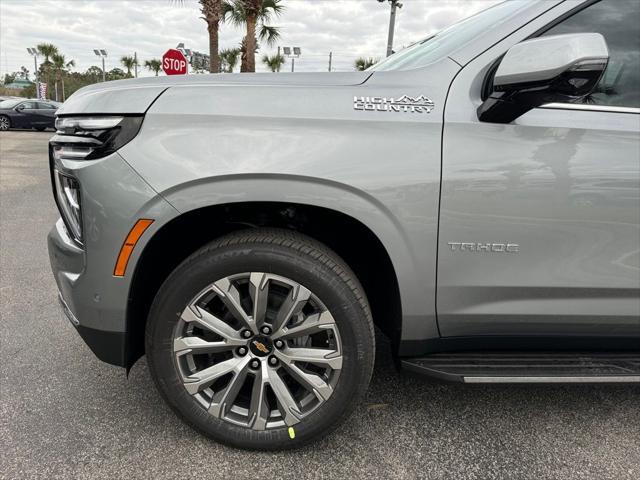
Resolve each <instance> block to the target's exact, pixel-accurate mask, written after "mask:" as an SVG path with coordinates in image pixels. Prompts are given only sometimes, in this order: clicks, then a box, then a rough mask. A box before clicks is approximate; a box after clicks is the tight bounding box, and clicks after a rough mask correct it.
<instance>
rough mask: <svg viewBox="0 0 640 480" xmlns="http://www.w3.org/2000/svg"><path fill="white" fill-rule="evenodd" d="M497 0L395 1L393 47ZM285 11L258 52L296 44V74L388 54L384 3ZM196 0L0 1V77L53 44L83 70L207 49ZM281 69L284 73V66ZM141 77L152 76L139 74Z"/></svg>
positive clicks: (223, 39)
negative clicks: (102, 54)
mask: <svg viewBox="0 0 640 480" xmlns="http://www.w3.org/2000/svg"><path fill="white" fill-rule="evenodd" d="M497 1H498V0H401V2H402V4H403V6H402V8H401V9H399V10H398V13H397V16H396V33H395V41H394V49H396V50H397V49H399V48H401V47H402V46H407V45H409V44H411V43H412V42H414V41H417V40H419V39H421V38H423V37H425V36H427V35H429V34H432V33H435V32H437V31H438V30H441V29H442V28H444V27H446V26H448V25H450V24H452V23H455V22H456V21H458V20H461V19H463V18H465V17H467V16H469V15H472V14H473V13H476V12H477V11H479V10H483V9H485V8H488V7H489V6H491V5H493V4H495V3H497ZM282 3H283V5H284V6H285V11H284V12H283V14H282V15H281V16H280V17H278V18H276V19H274V21H273V22H272V24H273V25H275V26H278V27H280V29H281V38H280V40H279V41H278V43H277V45H275V46H273V47H269V46H267V45H262V46H261V48H260V51H259V52H258V55H257V59H256V60H257V62H256V63H257V70H258V71H264V70H265V69H266V67H265V66H264V65H262V63H260V62H259V59H260V58H261V57H262V55H264V54H265V53H266V54H273V53H275V52H276V49H277V46H278V45H279V46H291V47H294V46H295V47H300V48H301V49H302V55H301V57H300V58H299V59H296V62H295V68H296V71H326V70H327V69H328V61H329V52H333V60H332V70H336V71H345V70H353V63H354V61H355V59H356V58H357V57H359V56H365V57H374V58H382V57H384V55H385V52H386V43H387V32H388V27H389V10H390V7H389V4H388V3H387V2H386V1H385V2H384V3H379V2H378V1H377V0H283V2H282ZM200 17H201V15H200V12H199V5H198V1H197V0H182V2H179V1H176V0H128V1H125V0H0V77H3V76H4V74H5V73H7V72H14V71H17V70H19V69H20V67H21V66H23V65H24V66H25V67H26V68H27V69H28V70H29V71H30V72H32V71H33V58H32V57H30V56H29V54H28V53H27V47H35V46H36V45H37V44H38V43H43V42H46V43H53V44H54V45H56V46H57V47H58V48H59V50H60V51H61V52H62V53H63V54H64V55H65V56H66V57H67V59H73V60H74V61H75V62H76V67H75V68H74V69H73V70H76V71H85V70H86V69H87V68H88V67H90V66H92V65H98V66H100V62H101V60H100V59H98V58H97V57H96V56H95V54H94V53H93V49H96V48H97V49H105V50H107V53H108V57H107V60H106V68H107V70H110V69H111V68H114V67H121V65H120V64H119V59H120V57H122V56H123V55H133V54H134V52H136V53H137V55H138V59H139V61H140V63H141V64H143V63H144V61H145V60H148V59H152V58H160V57H161V56H162V54H163V53H164V52H165V51H166V50H167V49H169V48H174V47H175V46H176V45H177V44H178V43H180V42H182V43H184V44H185V47H186V48H189V49H191V50H195V51H200V52H203V53H209V52H208V35H207V29H206V23H205V22H204V21H203V20H202V19H201V18H200ZM242 36H243V32H242V31H241V30H239V29H236V28H234V27H233V26H231V25H226V24H225V25H222V26H221V29H220V48H227V47H235V46H237V45H238V44H239V43H240V40H241V39H242ZM283 68H285V69H289V68H290V63H289V62H287V64H286V65H285V67H283ZM139 75H140V76H146V75H152V73H151V72H148V71H145V70H144V69H142V68H141V69H139Z"/></svg>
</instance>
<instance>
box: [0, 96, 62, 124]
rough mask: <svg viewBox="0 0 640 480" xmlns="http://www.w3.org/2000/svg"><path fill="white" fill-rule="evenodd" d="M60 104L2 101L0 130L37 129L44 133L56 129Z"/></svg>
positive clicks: (13, 100) (35, 101) (28, 100)
mask: <svg viewBox="0 0 640 480" xmlns="http://www.w3.org/2000/svg"><path fill="white" fill-rule="evenodd" d="M60 105H61V104H60V103H58V102H50V101H44V100H34V99H24V98H12V99H9V100H4V101H0V130H9V129H10V128H35V129H36V130H39V131H43V130H44V129H45V128H54V123H55V114H56V111H57V110H58V108H59V107H60Z"/></svg>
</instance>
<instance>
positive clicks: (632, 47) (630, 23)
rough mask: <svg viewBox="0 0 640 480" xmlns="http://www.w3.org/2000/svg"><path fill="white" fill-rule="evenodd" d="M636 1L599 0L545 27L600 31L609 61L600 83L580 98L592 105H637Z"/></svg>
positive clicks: (639, 13) (639, 5)
mask: <svg viewBox="0 0 640 480" xmlns="http://www.w3.org/2000/svg"><path fill="white" fill-rule="evenodd" d="M639 25H640V2H638V1H637V0H601V1H600V2H598V3H594V4H593V5H590V6H589V7H587V8H585V9H584V10H581V11H579V12H578V13H576V14H575V15H572V16H571V17H569V18H567V19H566V20H564V21H562V22H561V23H559V24H558V25H556V26H555V27H553V28H551V29H550V30H547V31H546V32H545V33H544V35H560V34H563V33H591V32H596V33H600V34H602V36H603V37H604V38H605V40H606V41H607V46H608V47H609V64H608V66H607V69H606V70H605V72H604V75H603V76H602V79H601V80H600V83H599V84H598V86H597V87H596V89H595V90H594V92H593V93H592V94H591V95H589V96H588V97H587V98H586V99H585V100H584V101H585V103H592V104H596V105H611V106H617V107H634V108H638V107H640V27H639Z"/></svg>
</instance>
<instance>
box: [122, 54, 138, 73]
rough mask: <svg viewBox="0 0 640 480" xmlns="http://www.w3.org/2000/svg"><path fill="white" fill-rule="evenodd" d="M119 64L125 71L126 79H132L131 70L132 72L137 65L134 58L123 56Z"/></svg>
mask: <svg viewBox="0 0 640 480" xmlns="http://www.w3.org/2000/svg"><path fill="white" fill-rule="evenodd" d="M120 63H121V64H122V66H123V67H124V68H126V69H127V78H131V77H133V75H132V74H131V70H133V69H134V68H135V66H136V65H137V61H136V58H135V57H131V56H127V55H125V56H123V57H121V58H120Z"/></svg>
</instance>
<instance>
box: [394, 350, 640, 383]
mask: <svg viewBox="0 0 640 480" xmlns="http://www.w3.org/2000/svg"><path fill="white" fill-rule="evenodd" d="M400 363H401V367H402V368H403V369H405V370H408V371H410V372H413V373H417V374H420V375H425V376H428V377H434V378H439V379H441V380H446V381H452V382H462V383H640V353H635V352H633V353H606V352H602V353H600V352H592V353H579V352H575V353H548V352H540V353H531V352H526V353H513V352H504V353H496V352H486V353H478V352H474V353H436V354H433V355H429V356H427V357H424V358H409V359H402V360H401V362H400Z"/></svg>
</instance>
